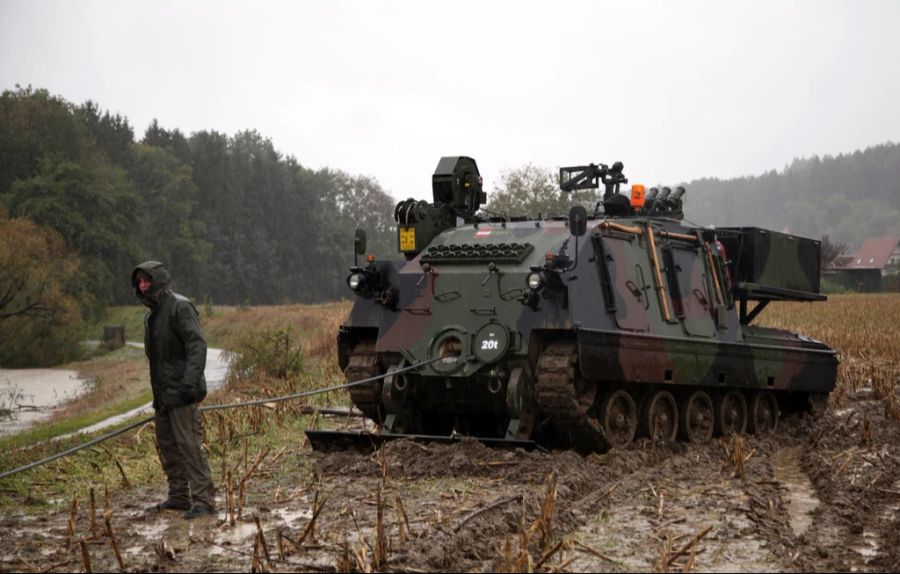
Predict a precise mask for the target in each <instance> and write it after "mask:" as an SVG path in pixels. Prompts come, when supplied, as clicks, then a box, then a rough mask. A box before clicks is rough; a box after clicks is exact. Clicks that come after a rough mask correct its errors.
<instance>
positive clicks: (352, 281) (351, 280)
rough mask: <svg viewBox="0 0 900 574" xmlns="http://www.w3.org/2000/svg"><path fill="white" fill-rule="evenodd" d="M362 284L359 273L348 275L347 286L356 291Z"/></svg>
mask: <svg viewBox="0 0 900 574" xmlns="http://www.w3.org/2000/svg"><path fill="white" fill-rule="evenodd" d="M361 284H362V277H361V276H360V274H359V273H351V274H350V277H347V286H348V287H350V288H351V289H353V290H354V291H356V290H357V289H359V286H360V285H361Z"/></svg>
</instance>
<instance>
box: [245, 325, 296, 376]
mask: <svg viewBox="0 0 900 574" xmlns="http://www.w3.org/2000/svg"><path fill="white" fill-rule="evenodd" d="M229 363H230V368H229V370H228V381H229V384H231V383H234V382H240V381H243V380H253V379H258V378H267V377H271V378H279V379H290V378H294V377H297V376H299V375H301V374H303V347H302V346H301V345H300V341H299V340H298V339H297V338H296V337H294V334H293V329H292V328H291V327H289V326H286V327H275V328H271V329H266V330H263V331H252V332H249V333H247V334H245V335H243V336H242V337H241V338H240V339H239V340H238V341H237V343H236V344H235V346H234V350H233V351H231V352H230V353H229Z"/></svg>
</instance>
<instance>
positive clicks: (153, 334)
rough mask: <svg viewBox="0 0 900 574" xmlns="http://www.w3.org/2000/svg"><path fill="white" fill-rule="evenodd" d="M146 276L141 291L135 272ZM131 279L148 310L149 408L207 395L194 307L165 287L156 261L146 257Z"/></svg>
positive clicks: (162, 271)
mask: <svg viewBox="0 0 900 574" xmlns="http://www.w3.org/2000/svg"><path fill="white" fill-rule="evenodd" d="M139 271H143V272H144V273H146V274H147V275H149V276H150V288H149V289H148V290H147V293H146V294H141V293H140V291H139V290H138V287H137V274H138V272H139ZM131 284H132V285H133V286H134V292H135V294H136V295H137V297H138V299H140V300H141V303H143V304H144V305H146V306H147V307H148V308H149V309H150V312H149V313H147V315H146V316H145V317H144V351H145V352H146V354H147V359H148V360H149V362H150V384H151V386H152V387H153V408H154V409H156V410H169V409H174V408H177V407H181V406H185V405H190V404H194V403H197V402H200V401H202V400H203V399H204V398H205V397H206V378H205V377H204V375H203V371H204V369H205V368H206V340H205V339H204V338H203V330H202V329H201V328H200V319H199V316H198V313H197V309H196V307H194V304H193V303H191V302H190V300H189V299H187V298H186V297H184V296H183V295H179V294H178V293H174V292H173V291H172V289H170V288H169V271H168V270H167V269H166V267H165V265H163V264H162V263H160V262H159V261H146V262H144V263H141V264H140V265H138V266H137V267H135V268H134V270H133V271H132V272H131Z"/></svg>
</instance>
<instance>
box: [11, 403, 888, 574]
mask: <svg viewBox="0 0 900 574" xmlns="http://www.w3.org/2000/svg"><path fill="white" fill-rule="evenodd" d="M885 404H886V403H885V401H883V400H881V398H880V397H876V396H874V391H872V390H871V389H861V390H859V391H857V392H855V393H853V394H852V395H850V396H848V397H847V400H846V404H845V406H843V407H842V408H840V409H837V410H830V411H828V412H827V413H826V414H825V415H824V416H822V417H821V418H819V419H818V420H811V419H809V418H808V419H806V420H800V419H793V420H787V421H783V423H782V425H781V426H780V428H779V430H778V431H777V432H776V433H775V434H773V435H771V436H765V437H757V436H748V437H742V438H741V437H738V438H735V439H732V440H731V441H727V442H726V441H713V442H711V443H709V444H706V445H702V446H685V445H682V444H650V443H649V442H639V443H637V444H635V445H634V446H633V447H632V448H630V449H627V450H624V451H613V452H610V453H608V454H605V455H593V456H589V457H581V456H579V455H577V454H573V453H570V452H554V453H539V452H525V451H521V450H517V451H510V450H492V449H489V448H486V447H484V446H482V445H481V444H479V443H476V442H468V441H467V442H463V443H458V444H455V445H437V444H416V443H412V442H408V441H403V442H396V443H391V444H389V445H388V446H387V447H386V448H385V449H382V450H379V451H377V452H374V453H371V454H356V453H347V452H344V453H336V454H319V453H313V452H311V451H310V450H309V447H308V446H307V445H298V446H296V447H288V448H285V447H282V448H280V449H278V450H277V451H268V452H266V451H260V452H257V453H254V452H249V453H247V455H246V458H244V459H243V460H241V457H242V455H241V454H240V453H238V454H236V455H235V456H236V457H237V459H238V460H237V461H236V466H235V468H236V469H238V470H239V471H241V470H242V471H243V472H244V474H245V475H246V474H247V473H248V472H247V471H249V470H251V469H253V467H254V462H256V459H257V458H258V457H260V456H261V455H263V454H264V453H266V454H265V457H264V458H262V461H261V462H260V464H258V465H256V467H255V470H254V471H253V472H252V473H251V477H250V478H249V479H247V481H246V482H245V488H244V495H243V497H242V500H237V499H238V498H239V497H241V494H240V488H239V487H238V482H239V481H240V477H238V476H237V474H240V472H238V473H236V475H235V476H234V477H232V478H231V480H230V481H229V479H228V477H227V476H226V477H225V480H224V481H222V482H223V483H228V482H230V483H231V484H232V488H231V489H230V490H231V492H230V494H231V496H232V499H233V508H234V509H235V510H234V512H232V513H231V514H229V513H226V512H220V514H219V516H218V517H217V518H209V519H203V520H197V521H185V520H183V519H182V518H181V517H180V516H179V515H178V514H177V513H173V512H168V513H157V512H154V511H148V510H147V507H149V506H150V505H151V504H152V503H153V502H156V501H158V500H160V499H161V498H162V497H163V496H164V494H165V492H164V486H163V483H162V482H157V483H156V484H154V485H153V486H152V487H139V488H134V489H131V490H125V491H119V492H117V493H114V494H113V495H112V496H111V498H110V501H109V509H108V510H107V511H106V512H105V513H104V506H105V505H106V503H105V501H104V495H103V493H102V492H97V493H95V494H96V496H95V506H96V510H95V514H96V519H95V524H94V525H93V527H92V520H91V510H90V503H89V501H87V500H82V501H80V504H79V507H78V508H77V510H76V511H75V512H74V513H72V512H70V510H71V506H70V505H69V504H68V501H66V504H65V505H61V506H64V508H63V509H61V510H58V511H55V512H51V513H49V514H47V513H45V514H35V513H9V514H7V515H6V516H4V517H3V519H2V524H0V527H2V530H3V532H4V549H5V550H6V552H5V553H4V555H3V557H2V558H0V569H2V570H5V571H13V570H16V571H35V572H37V571H47V570H48V569H54V568H55V569H56V570H59V571H64V570H69V571H73V570H78V569H84V568H85V564H86V561H88V560H89V561H90V564H91V567H92V568H93V569H94V570H98V571H99V570H104V571H112V570H117V569H120V566H119V565H118V563H117V558H116V552H115V550H114V548H113V544H112V542H111V538H110V537H109V536H108V534H107V530H106V525H105V520H104V516H108V517H109V518H110V526H111V529H112V533H113V535H114V538H115V540H116V546H117V547H118V551H119V554H120V557H121V561H122V564H123V565H124V569H125V570H129V571H138V570H141V571H146V570H151V571H248V570H255V571H266V570H273V571H274V570H297V569H301V570H316V571H333V570H335V569H339V570H351V569H354V570H389V571H422V570H428V571H432V570H460V571H490V570H521V569H529V568H531V569H534V570H539V571H572V572H586V571H598V570H604V571H630V570H656V571H678V570H682V571H684V570H696V571H747V572H750V571H762V572H766V571H810V570H815V571H831V570H850V571H861V572H862V571H885V570H889V571H897V570H898V569H900V545H898V542H900V541H898V540H897V538H898V536H900V535H898V531H897V528H896V526H897V524H896V520H897V512H898V507H900V469H898V462H900V458H898V457H900V452H898V448H897V444H898V443H900V424H898V423H897V422H896V420H895V419H893V418H885V410H886V407H885ZM223 468H224V466H223ZM226 490H228V489H227V488H226V489H223V491H220V493H219V494H220V497H219V501H220V508H222V509H224V508H226V506H227V502H228V501H227V500H226V498H227V496H228V493H227V492H224V491H226ZM238 507H240V516H238V510H237V509H238ZM82 540H83V541H84V546H83V548H82V544H81V541H82Z"/></svg>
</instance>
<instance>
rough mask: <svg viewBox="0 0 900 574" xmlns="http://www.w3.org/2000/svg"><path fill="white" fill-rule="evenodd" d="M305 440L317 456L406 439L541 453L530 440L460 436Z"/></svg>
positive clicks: (354, 435) (353, 435)
mask: <svg viewBox="0 0 900 574" xmlns="http://www.w3.org/2000/svg"><path fill="white" fill-rule="evenodd" d="M306 438H308V439H309V443H310V444H311V445H312V447H313V450H315V451H319V452H337V451H341V450H358V451H360V452H372V451H374V450H376V449H377V448H378V447H379V446H381V445H382V444H384V443H385V442H387V441H389V440H397V439H401V438H408V439H412V440H415V441H421V442H440V443H454V442H459V441H462V440H465V439H475V440H477V441H479V442H481V443H483V444H485V445H487V446H490V447H499V448H523V449H525V450H535V449H537V450H541V451H544V450H545V449H544V448H543V447H542V446H541V445H539V444H537V443H536V442H534V441H530V440H514V439H513V440H510V439H502V438H486V437H468V436H464V435H450V436H446V435H424V434H393V433H381V434H375V433H370V432H362V431H355V432H347V431H327V430H308V431H306Z"/></svg>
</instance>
